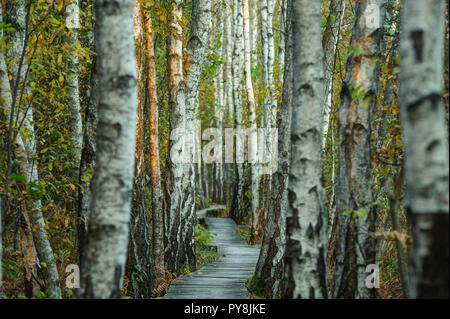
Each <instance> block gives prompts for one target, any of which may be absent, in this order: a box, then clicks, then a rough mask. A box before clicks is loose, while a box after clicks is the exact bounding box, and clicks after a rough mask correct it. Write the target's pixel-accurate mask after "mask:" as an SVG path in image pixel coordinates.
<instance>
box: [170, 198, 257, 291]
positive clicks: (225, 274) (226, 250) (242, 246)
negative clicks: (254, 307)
mask: <svg viewBox="0 0 450 319" xmlns="http://www.w3.org/2000/svg"><path fill="white" fill-rule="evenodd" d="M215 209H219V208H218V207H217V206H213V207H211V208H210V209H204V210H202V211H199V212H198V213H199V215H205V214H206V212H207V211H209V210H215ZM220 209H225V208H224V207H220ZM204 219H205V222H206V224H207V225H208V230H209V231H210V232H211V233H215V234H216V236H215V238H214V239H213V240H212V241H211V245H213V246H216V247H217V249H218V252H219V253H220V254H223V255H224V256H223V257H221V258H220V259H219V260H218V261H216V262H214V263H212V264H209V265H206V266H205V267H203V268H202V269H199V270H197V271H196V272H194V273H191V274H187V275H184V276H181V277H179V278H177V279H175V280H174V281H173V282H172V284H171V286H170V288H169V291H168V293H167V294H166V295H165V296H164V297H163V298H165V299H199V298H201V299H245V298H246V295H247V289H246V287H245V284H246V282H247V280H248V278H249V277H251V276H252V274H253V272H254V269H255V266H256V263H257V261H258V257H259V248H257V247H251V246H248V245H247V244H246V243H245V241H244V240H242V238H240V237H239V236H238V235H237V233H236V227H237V226H236V223H235V222H234V221H233V220H232V219H230V218H212V217H205V218H204Z"/></svg>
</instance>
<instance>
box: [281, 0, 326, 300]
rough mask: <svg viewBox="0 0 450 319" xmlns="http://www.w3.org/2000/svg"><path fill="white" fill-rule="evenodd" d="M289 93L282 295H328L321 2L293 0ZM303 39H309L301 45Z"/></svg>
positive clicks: (317, 296)
mask: <svg viewBox="0 0 450 319" xmlns="http://www.w3.org/2000/svg"><path fill="white" fill-rule="evenodd" d="M292 11H293V20H292V27H293V98H292V104H293V106H292V126H291V158H290V172H289V185H288V202H289V209H288V212H287V223H286V240H287V243H286V256H285V272H286V275H285V276H286V280H287V283H286V287H285V291H284V297H286V298H311V299H313V298H319V299H321V298H327V284H326V263H325V251H326V232H325V230H326V226H325V225H326V224H325V209H324V204H323V202H324V198H325V195H324V191H323V187H322V181H321V180H322V167H323V163H322V146H321V141H322V129H321V125H320V123H321V119H322V118H323V113H322V111H323V108H322V101H323V94H324V89H323V84H324V78H323V61H322V57H323V51H322V45H321V34H322V30H321V12H322V10H321V3H320V1H314V2H311V1H308V0H301V1H296V2H295V3H294V5H293V10H292ZM306 43H308V45H305V44H306Z"/></svg>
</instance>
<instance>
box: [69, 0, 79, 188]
mask: <svg viewBox="0 0 450 319" xmlns="http://www.w3.org/2000/svg"><path fill="white" fill-rule="evenodd" d="M67 8H68V10H67V13H71V18H72V19H73V21H72V23H71V24H68V27H69V29H70V31H69V37H68V44H69V46H70V49H69V50H70V52H69V59H68V63H69V75H68V77H67V79H66V83H67V87H68V89H67V106H68V107H69V111H70V121H69V132H70V146H71V153H72V158H73V161H74V167H73V168H72V169H71V171H72V174H71V175H72V176H71V177H72V178H74V180H78V175H79V172H80V161H81V151H82V147H83V127H82V121H81V112H80V109H81V107H80V94H79V88H78V74H77V73H78V53H77V49H76V48H77V45H78V44H77V42H78V29H79V21H78V20H79V14H78V0H72V1H71V2H69V5H68V6H67Z"/></svg>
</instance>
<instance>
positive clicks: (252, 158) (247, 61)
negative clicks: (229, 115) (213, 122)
mask: <svg viewBox="0 0 450 319" xmlns="http://www.w3.org/2000/svg"><path fill="white" fill-rule="evenodd" d="M242 11H243V24H244V74H245V89H246V92H247V106H248V112H249V115H248V117H249V118H248V121H249V125H250V127H249V130H248V161H249V163H250V164H251V170H252V175H251V185H252V228H253V229H257V228H258V222H259V214H258V205H259V166H258V136H257V131H258V128H257V123H256V101H255V94H254V91H253V83H252V72H251V54H250V23H249V22H250V20H249V9H248V0H243V1H242Z"/></svg>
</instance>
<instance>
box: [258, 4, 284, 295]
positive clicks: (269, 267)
mask: <svg viewBox="0 0 450 319" xmlns="http://www.w3.org/2000/svg"><path fill="white" fill-rule="evenodd" d="M291 6H292V1H291V0H288V7H289V12H288V14H287V17H288V18H287V20H286V26H285V29H284V30H282V32H285V33H286V37H285V41H286V45H285V48H286V55H285V61H284V65H285V68H284V78H285V81H284V86H283V97H282V104H281V115H280V126H279V131H278V134H279V135H278V154H279V156H280V157H279V159H278V168H279V169H278V170H277V172H276V173H275V174H274V175H273V177H272V190H274V191H272V192H271V195H270V199H269V208H268V214H267V220H266V221H265V224H264V237H263V242H262V246H261V251H260V255H259V259H258V263H257V265H256V270H255V275H256V276H258V278H260V279H262V281H263V282H264V283H265V297H266V298H281V296H282V291H283V277H284V254H285V249H286V211H287V210H288V202H287V185H288V177H289V175H288V174H289V159H290V133H291V118H292V94H293V91H292V76H293V72H292V27H291V13H290V12H291V10H290V9H291Z"/></svg>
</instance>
